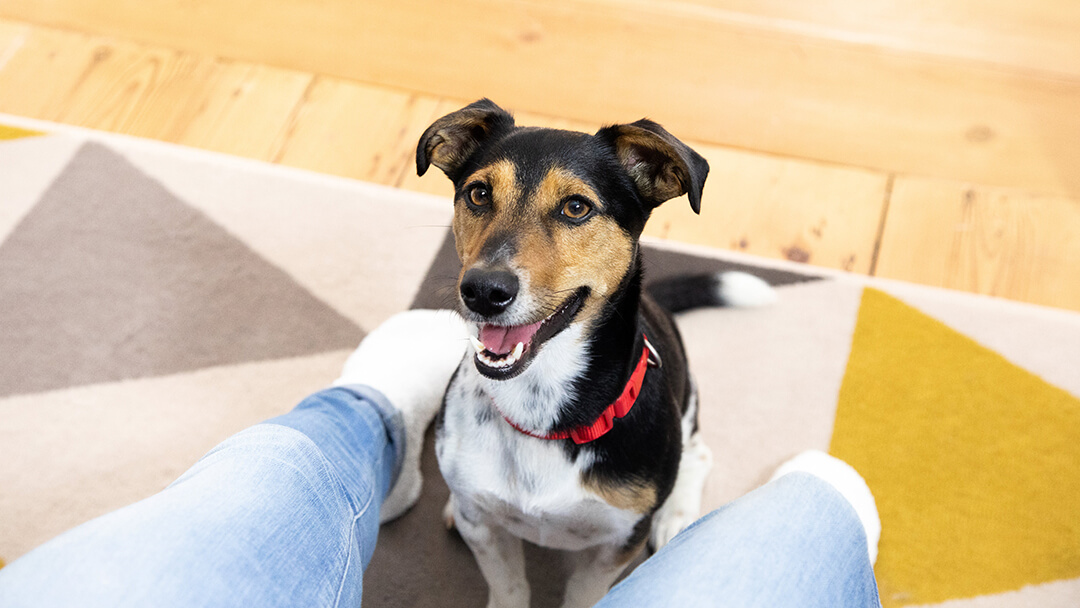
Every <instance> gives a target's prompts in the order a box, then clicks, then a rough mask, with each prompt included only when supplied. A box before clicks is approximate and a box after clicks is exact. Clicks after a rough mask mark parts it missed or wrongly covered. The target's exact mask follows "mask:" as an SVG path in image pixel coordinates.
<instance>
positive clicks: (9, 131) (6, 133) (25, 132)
mask: <svg viewBox="0 0 1080 608" xmlns="http://www.w3.org/2000/svg"><path fill="white" fill-rule="evenodd" d="M38 135H45V133H43V132H42V131H31V130H29V129H20V128H19V127H10V126H8V125H0V141H3V140H5V139H19V138H20V137H37V136H38Z"/></svg>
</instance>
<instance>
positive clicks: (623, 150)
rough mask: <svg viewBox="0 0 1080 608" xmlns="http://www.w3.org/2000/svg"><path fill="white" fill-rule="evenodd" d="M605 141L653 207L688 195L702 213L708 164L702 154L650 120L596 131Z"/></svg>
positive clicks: (696, 210)
mask: <svg viewBox="0 0 1080 608" xmlns="http://www.w3.org/2000/svg"><path fill="white" fill-rule="evenodd" d="M596 136H597V137H599V138H601V139H603V140H606V141H607V142H608V143H609V144H610V145H611V146H612V147H613V148H614V149H615V154H616V155H617V156H618V157H619V161H620V162H621V163H622V165H623V167H624V168H625V169H626V172H627V173H629V174H630V178H631V179H632V180H634V184H635V185H636V186H637V190H638V193H639V194H640V195H641V197H642V198H644V199H645V201H646V202H647V203H648V204H649V205H651V206H652V207H656V206H658V205H659V204H660V203H662V202H664V201H666V200H668V199H672V198H675V197H676V196H681V195H683V194H688V195H689V198H690V207H691V208H692V209H693V210H694V213H701V191H702V189H703V188H704V187H705V177H706V176H707V175H708V174H709V163H708V161H706V160H705V159H704V158H702V156H701V155H700V154H698V153H697V152H694V151H693V150H691V149H690V147H689V146H687V145H686V144H684V143H682V142H681V141H679V140H678V139H676V138H675V136H674V135H672V134H671V133H668V132H667V130H665V129H664V127H661V126H660V125H658V124H656V123H655V122H653V121H651V120H639V121H637V122H635V123H631V124H628V125H613V126H610V127H604V128H603V129H600V130H599V131H597V132H596Z"/></svg>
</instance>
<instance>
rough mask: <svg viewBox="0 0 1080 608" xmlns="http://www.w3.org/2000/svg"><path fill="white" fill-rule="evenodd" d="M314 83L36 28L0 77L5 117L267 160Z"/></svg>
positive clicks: (219, 61)
mask: <svg viewBox="0 0 1080 608" xmlns="http://www.w3.org/2000/svg"><path fill="white" fill-rule="evenodd" d="M42 74H48V78H42V76H41V75H42ZM311 79H312V76H311V75H306V74H301V73H298V72H289V71H286V70H281V69H278V68H268V67H263V66H254V65H251V64H243V63H238V62H232V61H227V60H222V59H213V58H208V57H204V56H199V55H193V54H190V53H183V52H179V51H170V50H166V49H160V48H154V47H147V46H145V45H139V44H134V43H130V42H125V41H119V40H116V39H111V38H102V37H97V36H87V35H85V34H78V33H70V32H61V31H57V30H50V29H45V28H30V30H29V32H28V33H27V34H26V36H25V37H24V38H23V40H22V42H21V44H20V46H19V48H18V49H17V50H16V51H15V52H13V53H12V54H11V56H10V58H9V59H8V61H7V62H6V64H5V65H4V66H3V67H2V68H0V111H3V112H8V113H12V114H19V115H23V116H29V117H32V118H40V119H45V120H53V121H58V122H64V123H68V124H74V125H80V126H86V127H92V128H96V129H103V130H107V131H114V132H117V133H126V134H130V135H137V136H142V137H149V138H154V139H159V140H163V141H170V142H178V143H184V144H187V145H192V146H197V147H202V148H206V149H210V150H216V151H219V152H227V153H232V154H240V155H243V156H248V157H251V158H260V159H269V158H270V157H271V156H272V155H273V154H274V153H275V151H276V149H277V147H279V146H280V140H281V137H282V134H283V132H284V129H285V127H286V125H287V124H288V122H289V118H290V115H291V113H292V111H293V109H294V108H295V106H296V105H297V104H299V102H300V99H301V97H302V95H303V92H304V90H305V88H306V87H307V85H308V83H309V82H310V81H311Z"/></svg>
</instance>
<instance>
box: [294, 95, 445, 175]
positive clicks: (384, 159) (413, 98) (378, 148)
mask: <svg viewBox="0 0 1080 608" xmlns="http://www.w3.org/2000/svg"><path fill="white" fill-rule="evenodd" d="M438 108H439V100H437V99H435V98H433V97H427V96H423V95H416V94H412V93H405V92H400V91H392V90H387V89H382V88H377V87H371V86H366V85H362V84H359V83H355V82H348V81H344V80H341V79H337V78H327V77H320V78H317V79H316V80H315V82H314V84H313V86H312V87H311V89H310V90H309V91H308V95H307V97H306V98H305V100H304V102H303V104H302V105H301V106H300V109H299V111H298V112H297V114H296V116H295V119H294V121H293V123H292V124H291V125H290V127H289V135H288V137H287V138H286V140H285V142H284V144H283V146H282V148H281V151H280V153H279V154H278V157H277V158H276V159H275V160H276V162H280V163H282V164H286V165H291V166H294V167H301V168H304V169H311V170H313V171H321V172H324V173H331V174H334V175H342V176H345V177H353V178H356V179H362V180H364V181H369V182H375V183H378V184H384V185H388V186H396V185H398V184H399V182H400V181H401V179H402V175H403V173H404V172H405V171H406V170H408V169H409V168H412V169H413V171H414V172H415V166H416V164H415V158H416V142H417V141H418V140H419V138H420V134H421V133H423V131H424V129H426V128H427V127H428V125H430V124H431V123H432V122H434V121H435V119H436V118H438V116H437V114H436V112H437V111H438Z"/></svg>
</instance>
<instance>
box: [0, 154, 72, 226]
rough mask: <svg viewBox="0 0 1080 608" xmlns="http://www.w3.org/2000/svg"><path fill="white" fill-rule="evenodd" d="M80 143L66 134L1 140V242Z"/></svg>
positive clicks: (62, 167) (42, 192) (38, 197)
mask: <svg viewBox="0 0 1080 608" xmlns="http://www.w3.org/2000/svg"><path fill="white" fill-rule="evenodd" d="M82 144H83V142H82V141H81V140H79V139H77V138H74V137H70V136H67V135H39V136H34V137H20V138H19V139H5V140H0V242H3V241H4V239H6V238H7V237H8V235H9V234H11V231H12V230H14V229H15V226H17V225H18V223H19V221H20V220H22V218H23V217H25V216H26V214H27V213H29V212H30V209H31V208H33V206H34V205H35V204H36V203H37V202H38V201H39V200H40V199H41V195H42V194H44V193H45V190H47V189H48V187H49V185H50V184H52V183H53V181H54V180H55V179H56V177H57V176H58V175H60V173H61V171H63V170H64V167H66V166H67V164H68V162H70V161H71V157H72V156H74V155H75V151H76V150H78V149H79V147H80V146H81V145H82Z"/></svg>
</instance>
